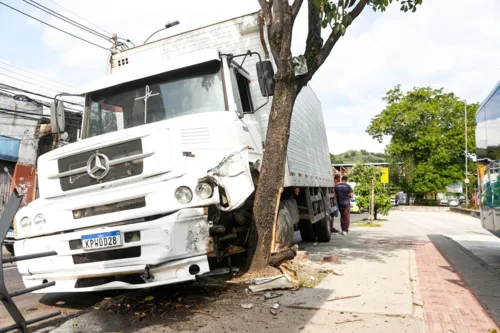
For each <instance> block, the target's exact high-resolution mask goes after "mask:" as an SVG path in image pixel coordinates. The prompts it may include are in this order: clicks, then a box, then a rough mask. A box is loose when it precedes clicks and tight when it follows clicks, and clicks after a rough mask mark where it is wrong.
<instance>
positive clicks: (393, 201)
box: [391, 195, 398, 206]
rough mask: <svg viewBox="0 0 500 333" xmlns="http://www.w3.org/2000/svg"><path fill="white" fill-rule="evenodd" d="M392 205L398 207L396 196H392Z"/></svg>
mask: <svg viewBox="0 0 500 333" xmlns="http://www.w3.org/2000/svg"><path fill="white" fill-rule="evenodd" d="M391 205H392V206H397V205H398V203H397V201H396V196H395V195H391Z"/></svg>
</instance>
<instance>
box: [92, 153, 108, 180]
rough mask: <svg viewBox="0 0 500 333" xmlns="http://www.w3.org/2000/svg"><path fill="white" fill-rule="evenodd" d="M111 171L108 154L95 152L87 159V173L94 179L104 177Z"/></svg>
mask: <svg viewBox="0 0 500 333" xmlns="http://www.w3.org/2000/svg"><path fill="white" fill-rule="evenodd" d="M108 172H109V159H108V157H107V156H106V155H104V154H101V153H95V154H94V155H92V156H90V158H89V160H88V161H87V173H88V174H89V176H90V177H92V178H94V179H97V180H99V179H103V178H104V177H106V175H107V174H108Z"/></svg>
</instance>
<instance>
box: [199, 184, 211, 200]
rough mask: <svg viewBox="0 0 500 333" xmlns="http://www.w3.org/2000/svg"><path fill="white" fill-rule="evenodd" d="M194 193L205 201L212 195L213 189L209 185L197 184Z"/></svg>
mask: <svg viewBox="0 0 500 333" xmlns="http://www.w3.org/2000/svg"><path fill="white" fill-rule="evenodd" d="M194 192H195V193H196V195H197V196H198V198H200V199H201V200H206V199H208V198H210V197H211V196H212V194H213V193H214V189H213V188H212V185H210V184H209V183H198V185H196V188H195V189H194Z"/></svg>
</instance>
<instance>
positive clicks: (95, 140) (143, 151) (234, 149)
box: [14, 14, 333, 292]
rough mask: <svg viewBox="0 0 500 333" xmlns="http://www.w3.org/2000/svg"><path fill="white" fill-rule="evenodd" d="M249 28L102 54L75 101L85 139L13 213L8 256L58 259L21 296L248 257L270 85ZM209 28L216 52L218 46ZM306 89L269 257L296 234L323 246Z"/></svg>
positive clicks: (322, 173)
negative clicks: (105, 71) (102, 69)
mask: <svg viewBox="0 0 500 333" xmlns="http://www.w3.org/2000/svg"><path fill="white" fill-rule="evenodd" d="M257 22H258V21H257V15H256V14H251V15H247V16H244V17H241V18H237V19H233V20H230V21H226V22H222V23H220V24H216V25H213V26H210V27H205V28H202V29H199V30H196V31H191V32H188V33H185V34H182V35H179V36H180V37H179V36H173V37H170V38H167V39H164V40H161V41H157V42H152V43H149V44H145V45H142V46H139V47H136V48H132V49H129V50H127V51H124V52H121V53H115V54H113V55H112V58H111V66H112V68H111V75H109V76H106V77H104V78H102V79H99V80H96V81H93V82H91V83H89V84H88V85H87V86H86V87H85V89H84V91H83V92H82V96H84V97H85V109H84V114H83V124H82V130H81V140H79V141H78V142H75V143H72V144H68V145H64V146H62V147H60V148H58V149H56V150H53V151H51V152H49V153H46V154H44V155H42V156H41V157H40V158H39V161H38V184H39V193H40V195H39V198H38V199H37V200H35V201H34V202H32V203H30V204H29V205H28V206H26V207H23V208H22V209H20V210H19V211H18V213H17V215H16V219H15V222H14V229H15V230H14V232H15V237H16V239H17V241H16V242H15V252H16V255H25V254H30V253H39V252H46V251H56V252H57V255H56V256H52V257H47V258H39V259H33V260H27V261H25V262H20V263H19V264H18V270H19V272H20V273H21V275H22V278H23V281H24V284H25V285H26V287H32V286H36V285H40V284H42V283H44V282H45V281H55V282H56V284H55V286H53V287H50V288H47V289H44V290H43V292H62V291H95V290H104V289H117V288H121V289H132V288H143V287H151V286H155V285H162V284H170V283H177V282H182V281H188V280H193V279H195V278H196V276H199V275H203V274H206V273H209V272H210V271H211V270H213V269H214V267H217V265H220V264H221V263H225V262H226V260H227V258H229V257H230V256H233V255H237V254H238V253H244V252H245V251H246V245H247V241H248V232H249V229H250V225H251V222H252V220H253V219H252V207H253V195H254V193H255V191H254V189H255V188H254V184H256V180H257V177H258V173H259V166H260V161H261V159H262V154H263V151H264V146H265V137H266V130H267V119H268V117H269V111H270V104H271V102H270V99H271V97H270V96H272V89H273V80H274V78H273V75H274V73H273V64H272V61H270V60H261V54H264V53H265V52H266V50H265V49H266V48H265V43H261V42H262V40H265V36H263V35H262V29H260V30H259V25H258V23H257ZM215 28H217V29H218V30H214V29H215ZM210 29H211V30H210ZM208 30H210V31H211V33H212V34H216V32H214V31H218V32H219V33H221V36H226V37H225V38H226V40H224V38H222V37H220V38H218V42H219V43H223V44H220V45H216V46H217V47H214V45H213V43H211V42H210V41H209V40H207V38H206V36H207V31H208ZM231 34H233V35H231ZM259 34H260V37H264V38H255V37H259ZM203 36H204V37H203ZM235 36H236V37H235ZM188 40H189V43H188V42H187V41H188ZM235 40H236V41H239V43H238V42H235ZM249 40H251V41H252V43H255V46H253V47H252V49H251V50H250V51H243V50H242V48H246V47H248V46H252V45H249V42H248V41H249ZM182 42H183V43H185V44H184V45H181V44H182ZM186 43H188V44H189V45H191V48H192V49H189V47H188V46H186V45H187V44H186ZM203 43H205V44H206V45H204V44H203ZM160 46H163V48H162V47H160ZM167 46H168V47H167ZM162 50H163V51H162ZM176 50H177V51H176ZM178 50H183V52H184V53H180V51H178ZM231 51H233V52H231ZM243 64H245V65H243ZM303 91H306V92H302V93H301V96H302V97H300V96H299V98H298V103H299V106H301V108H302V109H301V110H302V111H300V112H299V111H297V112H296V114H298V115H303V116H304V119H296V120H295V123H294V121H293V120H292V132H293V133H299V134H300V133H302V132H304V131H303V129H304V126H305V128H306V131H305V132H304V133H305V134H304V133H303V134H301V136H294V138H292V137H291V143H290V145H291V147H292V149H295V150H296V152H290V151H289V153H288V162H287V174H286V175H285V186H286V187H285V190H284V192H283V195H282V202H281V205H280V212H279V214H278V222H277V227H276V237H275V244H274V245H273V246H274V249H275V250H276V249H278V248H279V247H280V246H288V245H290V244H291V242H292V241H293V232H294V230H296V229H297V228H300V230H301V233H302V235H303V238H305V239H306V238H309V239H306V240H311V239H312V238H316V237H317V238H318V240H320V241H327V240H329V239H330V238H329V235H330V233H329V230H328V221H327V217H328V214H329V212H330V211H331V207H332V205H331V203H332V195H331V194H330V193H331V191H330V190H329V188H330V186H331V185H330V184H331V183H332V182H333V180H332V178H331V175H330V169H329V160H328V145H327V143H326V134H325V129H324V124H323V119H322V114H321V109H320V107H319V102H318V101H317V99H316V98H315V96H314V94H313V93H312V91H311V90H307V89H304V90H303ZM256 92H258V93H259V96H257V94H256ZM54 110H55V112H57V110H58V108H54ZM259 110H260V111H259ZM318 112H319V113H318ZM318 117H319V118H318ZM54 119H60V115H59V114H56V115H54ZM61 123H64V122H63V121H61ZM301 123H305V124H306V125H301ZM309 123H310V124H309ZM294 124H295V125H294ZM297 124H298V125H297ZM307 124H309V125H307ZM294 126H295V127H296V128H295V130H294ZM297 126H298V127H297ZM308 126H309V128H307V127H308ZM312 127H315V128H312ZM311 130H314V131H315V133H313V134H311V133H308V132H312V131H311ZM301 131H302V132H301ZM317 132H319V137H320V139H315V140H317V141H318V140H319V141H318V142H316V141H315V142H313V143H312V142H311V141H310V140H311V137H314V138H316V137H318V134H317ZM297 138H299V139H300V140H298V141H297ZM293 140H295V141H296V142H295V141H294V142H295V143H293V142H292V141H293ZM308 140H309V141H308ZM301 145H302V147H301ZM293 147H296V148H293ZM311 149H314V151H311ZM294 154H295V155H294ZM323 155H324V156H323ZM297 156H298V157H297ZM303 156H306V158H307V160H308V161H307V162H300V161H301V158H303ZM318 158H319V159H320V160H321V161H322V162H323V160H324V161H325V163H322V164H321V165H319V166H318V163H317V159H318ZM304 165H305V166H306V167H304ZM309 165H311V166H309ZM301 168H302V169H301ZM299 187H300V188H302V189H303V191H300V190H298V191H297V190H296V189H297V188H299ZM299 193H300V194H299ZM299 220H300V222H299ZM311 237H312V238H311Z"/></svg>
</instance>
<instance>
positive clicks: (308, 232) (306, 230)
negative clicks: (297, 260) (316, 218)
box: [299, 220, 316, 242]
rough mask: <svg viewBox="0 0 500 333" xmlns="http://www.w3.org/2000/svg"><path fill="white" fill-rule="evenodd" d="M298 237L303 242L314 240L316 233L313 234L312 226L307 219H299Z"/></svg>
mask: <svg viewBox="0 0 500 333" xmlns="http://www.w3.org/2000/svg"><path fill="white" fill-rule="evenodd" d="M299 230H300V237H301V238H302V241H303V242H314V241H315V240H316V235H315V234H314V228H313V225H312V223H311V221H309V220H300V221H299Z"/></svg>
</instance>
